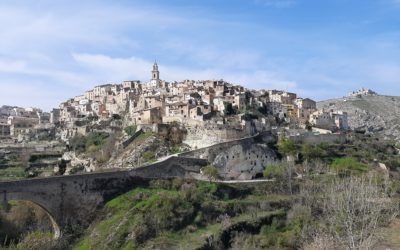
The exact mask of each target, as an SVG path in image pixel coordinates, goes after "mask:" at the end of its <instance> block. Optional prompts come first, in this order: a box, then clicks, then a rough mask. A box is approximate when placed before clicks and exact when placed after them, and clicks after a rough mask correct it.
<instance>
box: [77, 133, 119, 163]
mask: <svg viewBox="0 0 400 250" xmlns="http://www.w3.org/2000/svg"><path fill="white" fill-rule="evenodd" d="M116 137H117V135H116V134H109V133H105V132H91V133H89V134H87V135H86V136H82V135H76V136H74V137H73V138H72V139H71V140H70V141H69V147H70V148H71V149H72V150H74V151H75V152H77V153H85V154H87V155H88V156H89V157H92V158H94V159H95V160H97V161H98V162H100V163H103V162H106V161H108V160H109V159H110V157H111V154H112V153H113V151H114V146H115V143H116Z"/></svg>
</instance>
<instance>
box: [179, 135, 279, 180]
mask: <svg viewBox="0 0 400 250" xmlns="http://www.w3.org/2000/svg"><path fill="white" fill-rule="evenodd" d="M274 142H276V138H275V137H274V136H273V135H272V134H270V133H268V132H265V133H262V134H260V135H257V136H254V137H248V138H244V139H239V140H234V141H229V142H224V143H220V144H216V145H213V146H210V147H206V148H202V149H198V150H193V151H190V152H187V153H183V154H180V155H181V156H185V157H193V158H200V159H207V160H208V162H209V163H210V164H212V165H214V166H215V167H217V168H218V170H219V174H220V176H221V177H222V178H224V179H252V178H254V177H257V176H260V175H262V172H263V170H264V169H265V166H267V165H268V164H271V163H273V162H275V161H276V158H277V155H276V152H275V151H274V150H273V149H272V148H271V147H269V146H268V145H269V144H270V143H274Z"/></svg>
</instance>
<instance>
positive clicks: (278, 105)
mask: <svg viewBox="0 0 400 250" xmlns="http://www.w3.org/2000/svg"><path fill="white" fill-rule="evenodd" d="M151 76H152V79H151V80H150V81H149V82H147V83H142V82H140V81H124V82H123V83H121V84H104V85H99V86H96V87H95V88H94V89H92V90H89V91H86V92H85V93H84V94H83V95H80V96H76V97H74V98H71V99H69V100H67V101H65V102H63V103H61V104H60V106H59V108H55V109H53V110H52V111H51V112H49V113H47V112H43V111H41V110H40V109H37V108H20V107H13V106H2V107H1V108H0V119H1V120H0V126H1V127H0V128H1V129H0V132H1V133H0V135H1V136H2V139H3V140H4V139H8V138H14V139H18V141H20V142H21V141H24V140H25V141H29V140H34V139H39V140H40V139H44V138H57V139H62V140H63V141H68V139H70V138H72V137H73V136H75V135H76V134H83V135H84V134H86V133H88V132H89V131H91V130H93V129H95V127H96V125H100V124H105V123H107V122H108V125H109V129H111V128H115V127H123V126H129V125H141V126H149V125H154V124H169V123H173V122H177V123H180V124H182V125H184V126H187V127H194V126H199V127H206V126H209V125H211V126H212V125H214V126H218V125H223V126H224V127H230V128H235V129H241V130H245V131H247V132H248V133H254V132H255V131H261V130H265V129H270V128H271V126H278V125H288V124H291V125H295V126H297V127H299V128H305V127H306V126H310V127H315V128H321V129H326V130H330V131H332V132H335V131H338V130H346V129H347V128H348V125H347V116H346V113H343V112H340V111H332V110H317V109H316V102H315V101H313V100H311V99H309V98H300V97H298V96H297V95H296V94H295V93H290V92H286V91H281V90H257V91H256V90H249V89H246V88H244V87H242V86H239V85H233V84H231V83H228V82H225V81H223V80H206V81H195V80H185V81H182V82H166V81H164V80H161V79H160V71H159V70H158V65H157V63H154V65H153V70H152V71H151ZM112 121H114V122H112ZM115 121H118V122H115ZM103 127H105V126H103Z"/></svg>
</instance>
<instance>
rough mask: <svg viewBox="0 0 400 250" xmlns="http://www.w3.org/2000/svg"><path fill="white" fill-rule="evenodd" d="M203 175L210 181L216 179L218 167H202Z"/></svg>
mask: <svg viewBox="0 0 400 250" xmlns="http://www.w3.org/2000/svg"><path fill="white" fill-rule="evenodd" d="M202 171H203V175H205V176H206V177H207V179H208V180H209V181H210V182H211V181H212V180H216V179H218V177H219V174H218V169H217V168H216V167H214V166H212V165H208V166H206V167H204V168H203V169H202Z"/></svg>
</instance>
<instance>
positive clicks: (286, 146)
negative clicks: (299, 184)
mask: <svg viewBox="0 0 400 250" xmlns="http://www.w3.org/2000/svg"><path fill="white" fill-rule="evenodd" d="M278 150H279V152H280V153H281V154H283V155H285V156H286V158H287V162H288V167H287V171H288V184H289V190H290V194H292V193H293V190H292V172H293V168H294V157H295V156H296V155H297V153H298V150H299V146H298V145H297V144H296V143H295V142H294V141H293V140H290V139H287V138H284V139H282V140H281V141H280V142H279V143H278Z"/></svg>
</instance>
